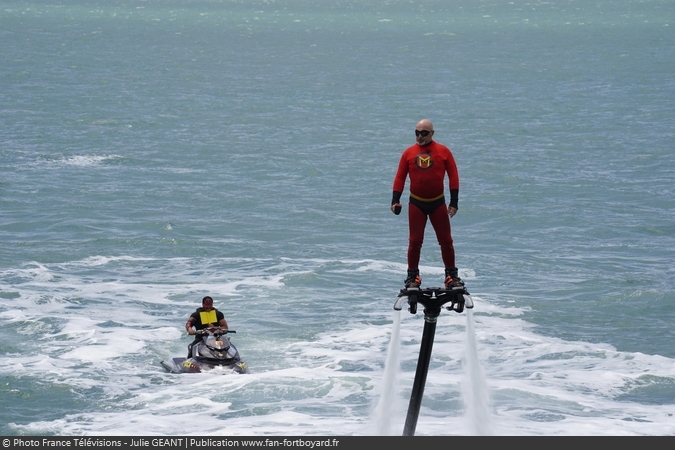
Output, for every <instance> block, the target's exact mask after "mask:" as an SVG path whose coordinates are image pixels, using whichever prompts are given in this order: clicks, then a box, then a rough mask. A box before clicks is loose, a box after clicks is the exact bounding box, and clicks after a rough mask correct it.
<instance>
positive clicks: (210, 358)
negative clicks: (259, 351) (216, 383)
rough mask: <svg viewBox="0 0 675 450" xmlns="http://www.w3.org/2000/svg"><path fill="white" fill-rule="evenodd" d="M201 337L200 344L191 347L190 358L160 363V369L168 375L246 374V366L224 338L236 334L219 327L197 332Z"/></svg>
mask: <svg viewBox="0 0 675 450" xmlns="http://www.w3.org/2000/svg"><path fill="white" fill-rule="evenodd" d="M197 333H198V334H201V335H202V336H203V338H202V340H201V341H200V342H197V343H196V344H195V345H193V346H192V357H191V358H171V359H168V360H165V361H162V362H161V364H162V367H164V368H165V369H166V370H167V372H170V373H200V372H210V371H213V372H222V373H223V374H230V373H237V374H239V373H248V365H247V364H246V363H245V362H244V361H242V360H241V357H240V356H239V351H238V350H237V348H236V347H235V346H234V344H232V342H230V338H229V337H227V336H226V334H229V333H236V331H234V330H226V329H224V328H220V327H211V328H205V329H203V330H197Z"/></svg>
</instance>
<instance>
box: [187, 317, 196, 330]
mask: <svg viewBox="0 0 675 450" xmlns="http://www.w3.org/2000/svg"><path fill="white" fill-rule="evenodd" d="M185 330H186V331H187V333H188V334H195V330H194V329H193V328H192V317H190V318H189V319H188V320H187V322H185Z"/></svg>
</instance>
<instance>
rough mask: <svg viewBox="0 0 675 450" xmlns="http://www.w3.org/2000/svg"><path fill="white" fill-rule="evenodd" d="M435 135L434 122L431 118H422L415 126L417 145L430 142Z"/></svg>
mask: <svg viewBox="0 0 675 450" xmlns="http://www.w3.org/2000/svg"><path fill="white" fill-rule="evenodd" d="M433 136H434V124H433V123H431V120H429V119H422V120H420V121H419V122H417V125H416V126H415V140H416V141H417V145H427V144H430V143H431V141H432V138H433Z"/></svg>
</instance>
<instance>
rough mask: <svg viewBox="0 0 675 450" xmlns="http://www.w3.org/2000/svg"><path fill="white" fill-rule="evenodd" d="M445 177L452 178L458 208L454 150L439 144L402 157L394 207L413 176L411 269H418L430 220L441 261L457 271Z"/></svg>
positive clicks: (454, 203)
mask: <svg viewBox="0 0 675 450" xmlns="http://www.w3.org/2000/svg"><path fill="white" fill-rule="evenodd" d="M445 174H447V175H448V186H449V188H450V206H452V207H454V208H457V201H458V197H459V173H458V171H457V164H456V163H455V158H454V156H453V155H452V152H451V151H450V149H449V148H448V147H446V146H444V145H442V144H439V143H438V142H435V141H431V142H430V143H429V144H427V145H424V146H420V145H418V144H415V145H413V146H411V147H408V148H407V149H406V150H405V151H404V152H403V154H402V155H401V160H400V162H399V164H398V171H397V172H396V177H395V178H394V187H393V191H394V193H393V199H392V203H399V202H400V198H401V194H402V193H403V188H404V187H405V182H406V178H407V177H408V176H410V204H409V206H408V226H409V228H410V240H409V244H408V269H418V268H419V262H420V254H421V252H422V242H423V241H424V229H425V228H426V225H427V216H428V217H429V220H430V221H431V225H432V226H433V228H434V231H435V232H436V238H437V239H438V244H439V245H440V246H441V257H442V258H443V264H444V265H445V267H446V268H454V267H455V248H454V246H453V243H452V234H451V231H450V219H449V217H448V209H447V207H446V206H445V187H444V185H443V183H444V180H445Z"/></svg>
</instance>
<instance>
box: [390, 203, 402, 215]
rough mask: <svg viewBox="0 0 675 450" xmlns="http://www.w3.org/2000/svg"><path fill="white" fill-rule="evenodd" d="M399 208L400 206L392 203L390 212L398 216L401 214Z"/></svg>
mask: <svg viewBox="0 0 675 450" xmlns="http://www.w3.org/2000/svg"><path fill="white" fill-rule="evenodd" d="M401 208H402V205H401V204H400V203H394V204H393V205H391V212H393V213H394V214H396V215H397V216H398V215H399V214H401Z"/></svg>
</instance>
